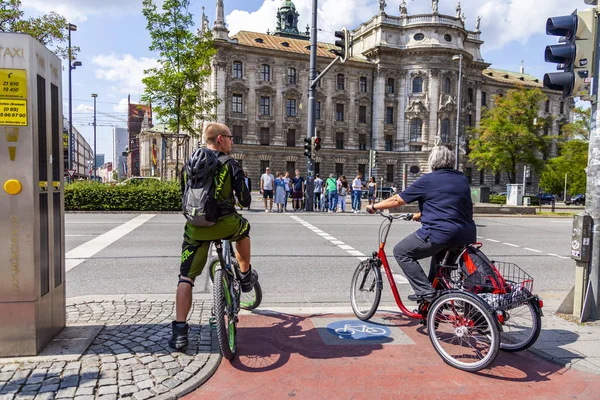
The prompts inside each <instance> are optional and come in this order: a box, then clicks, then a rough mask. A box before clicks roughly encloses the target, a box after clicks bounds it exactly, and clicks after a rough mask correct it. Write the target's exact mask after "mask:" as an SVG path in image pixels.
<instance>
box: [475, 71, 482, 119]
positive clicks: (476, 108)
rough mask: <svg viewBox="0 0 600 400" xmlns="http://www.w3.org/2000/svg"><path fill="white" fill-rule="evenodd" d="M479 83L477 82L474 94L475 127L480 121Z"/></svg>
mask: <svg viewBox="0 0 600 400" xmlns="http://www.w3.org/2000/svg"><path fill="white" fill-rule="evenodd" d="M481 97H482V95H481V83H480V82H478V83H477V92H476V95H475V127H476V128H479V124H480V122H481Z"/></svg>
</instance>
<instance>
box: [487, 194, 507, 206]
mask: <svg viewBox="0 0 600 400" xmlns="http://www.w3.org/2000/svg"><path fill="white" fill-rule="evenodd" d="M490 203H492V204H502V205H503V204H506V196H500V195H497V194H493V195H490Z"/></svg>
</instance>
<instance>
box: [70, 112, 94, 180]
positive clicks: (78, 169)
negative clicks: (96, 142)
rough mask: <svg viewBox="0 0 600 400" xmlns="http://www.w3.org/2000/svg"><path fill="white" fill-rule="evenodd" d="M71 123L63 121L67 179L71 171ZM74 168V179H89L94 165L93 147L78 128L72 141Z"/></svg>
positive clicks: (74, 131)
mask: <svg viewBox="0 0 600 400" xmlns="http://www.w3.org/2000/svg"><path fill="white" fill-rule="evenodd" d="M68 143H69V121H68V120H67V119H66V118H64V119H63V151H64V166H65V178H66V177H67V176H68V174H67V171H68V169H69V159H68V157H69V146H68ZM71 143H72V150H71V153H72V167H73V170H75V173H74V176H73V178H74V179H88V178H89V177H90V171H91V168H92V164H93V154H94V153H93V151H92V146H91V145H90V144H89V143H88V141H87V140H85V138H84V137H83V135H82V134H81V133H79V131H78V130H77V128H75V127H73V139H72V142H71Z"/></svg>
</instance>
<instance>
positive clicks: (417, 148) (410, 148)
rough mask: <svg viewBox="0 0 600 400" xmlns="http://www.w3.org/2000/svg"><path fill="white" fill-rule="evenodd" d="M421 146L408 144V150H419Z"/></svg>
mask: <svg viewBox="0 0 600 400" xmlns="http://www.w3.org/2000/svg"><path fill="white" fill-rule="evenodd" d="M422 148H423V146H408V150H409V151H421V149H422Z"/></svg>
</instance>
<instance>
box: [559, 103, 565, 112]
mask: <svg viewBox="0 0 600 400" xmlns="http://www.w3.org/2000/svg"><path fill="white" fill-rule="evenodd" d="M560 113H561V114H564V113H565V102H564V101H561V102H560Z"/></svg>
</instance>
